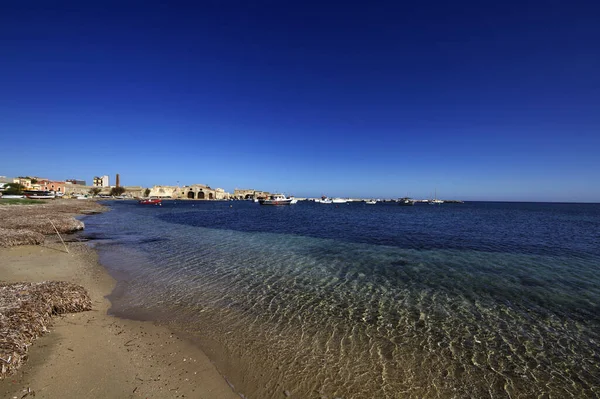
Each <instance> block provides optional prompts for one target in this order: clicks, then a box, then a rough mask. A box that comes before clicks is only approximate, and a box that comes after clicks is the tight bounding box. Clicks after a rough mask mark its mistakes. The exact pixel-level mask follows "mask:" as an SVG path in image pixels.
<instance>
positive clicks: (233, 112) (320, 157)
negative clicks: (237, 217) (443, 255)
mask: <svg viewBox="0 0 600 399" xmlns="http://www.w3.org/2000/svg"><path fill="white" fill-rule="evenodd" d="M87 3H90V4H87ZM56 4H58V3H56ZM56 4H55V2H49V1H43V2H35V1H26V2H18V1H13V2H2V4H1V5H0V148H2V155H1V157H0V175H7V176H15V175H38V176H45V177H49V178H53V179H57V180H58V179H68V178H78V179H85V180H87V181H88V182H91V180H92V177H93V176H94V175H103V174H109V175H111V178H112V181H113V182H114V174H115V173H120V174H121V180H122V182H123V183H124V184H125V185H143V186H151V185H154V184H177V183H178V182H179V184H192V183H204V184H209V185H210V186H212V187H222V188H224V189H226V190H227V191H231V192H232V191H233V189H234V188H236V187H239V188H256V189H263V190H270V191H283V192H286V193H290V194H295V195H297V196H320V195H322V194H326V195H329V196H362V197H399V196H404V195H406V194H407V193H409V194H410V195H411V196H413V197H417V198H424V197H431V196H432V195H433V192H434V190H435V189H437V193H438V197H441V198H461V199H474V200H477V199H479V200H542V201H593V202H598V201H600V185H599V184H598V181H599V179H598V175H599V172H600V22H599V21H600V5H599V3H598V2H597V1H589V2H575V1H562V2H554V1H543V2H536V3H534V2H527V1H518V2H510V1H508V2H504V1H503V2H498V1H495V2H491V1H473V2H460V1H458V2H449V1H440V2H435V1H430V2H400V1H390V2H367V1H363V2H344V1H335V2H327V1H315V2H312V1H281V0H277V1H257V2H250V1H226V0H223V1H197V2H189V3H186V2H167V1H164V2H149V1H139V2H126V1H123V2H114V3H111V2H105V1H99V2H85V1H78V2H73V3H70V4H69V3H62V4H61V5H56Z"/></svg>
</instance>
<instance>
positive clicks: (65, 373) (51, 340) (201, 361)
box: [0, 236, 240, 398]
mask: <svg viewBox="0 0 600 399" xmlns="http://www.w3.org/2000/svg"><path fill="white" fill-rule="evenodd" d="M67 245H68V249H69V253H67V252H66V251H65V248H64V247H63V244H62V243H61V242H60V241H59V240H58V239H57V238H53V237H50V236H47V237H46V240H45V243H44V244H42V245H37V246H34V245H25V246H15V247H12V248H0V281H3V282H9V283H10V282H41V281H47V280H60V281H68V282H72V283H75V284H79V285H81V286H83V287H84V288H85V289H86V290H87V291H88V293H89V296H90V298H91V300H92V310H91V311H86V312H81V313H72V314H65V315H62V316H56V317H54V318H53V325H52V326H51V327H50V333H48V334H44V335H43V336H41V337H40V338H38V339H37V340H35V341H34V342H33V345H32V346H31V347H30V348H29V352H28V360H27V362H26V363H25V364H24V366H23V367H21V368H20V369H19V370H18V372H17V373H16V374H14V375H10V376H8V377H6V378H5V379H4V380H1V381H0V397H3V398H23V397H30V396H33V395H34V393H35V397H36V398H62V397H74V398H177V397H179V398H183V397H189V398H239V397H240V396H239V395H237V394H236V393H234V391H233V389H232V387H231V386H230V385H229V384H228V382H227V381H226V380H225V379H224V378H223V376H221V375H220V374H219V372H218V371H217V370H216V368H215V367H214V365H213V364H212V363H211V362H210V361H209V359H208V358H207V357H206V355H205V354H204V353H203V352H202V351H201V350H200V349H199V348H197V347H195V346H193V345H191V344H190V343H188V342H186V341H185V340H183V339H181V338H179V337H178V336H176V335H174V334H173V333H172V332H171V331H169V329H168V328H166V327H163V326H157V325H154V324H153V323H151V322H145V321H134V320H124V319H119V318H116V317H113V316H110V315H109V314H108V313H107V312H108V309H109V308H110V302H109V301H108V300H107V299H106V296H107V295H108V294H110V293H111V291H112V290H113V288H114V286H115V280H114V279H113V278H112V277H111V276H110V275H109V274H108V273H107V272H106V270H105V269H104V268H103V267H102V266H101V265H100V264H99V263H98V260H97V255H96V253H95V251H94V250H93V249H92V248H90V247H89V246H88V245H86V244H84V243H76V242H71V243H67Z"/></svg>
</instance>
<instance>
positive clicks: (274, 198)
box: [258, 194, 298, 205]
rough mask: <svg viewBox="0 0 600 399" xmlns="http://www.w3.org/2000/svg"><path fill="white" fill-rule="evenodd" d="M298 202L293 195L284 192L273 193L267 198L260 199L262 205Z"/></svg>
mask: <svg viewBox="0 0 600 399" xmlns="http://www.w3.org/2000/svg"><path fill="white" fill-rule="evenodd" d="M296 202H298V201H297V200H296V199H295V198H293V197H286V196H285V195H283V194H273V195H271V196H270V197H269V198H267V199H261V200H259V201H258V203H259V204H261V205H291V204H295V203H296Z"/></svg>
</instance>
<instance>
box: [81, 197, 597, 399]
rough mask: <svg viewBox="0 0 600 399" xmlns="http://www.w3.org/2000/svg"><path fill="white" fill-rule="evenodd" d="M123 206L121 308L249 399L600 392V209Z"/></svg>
mask: <svg viewBox="0 0 600 399" xmlns="http://www.w3.org/2000/svg"><path fill="white" fill-rule="evenodd" d="M109 205H110V206H111V207H112V211H110V212H107V213H104V214H101V215H95V216H90V217H87V218H86V220H85V222H86V231H85V232H84V233H83V234H84V235H86V236H87V237H89V238H90V239H94V240H93V242H94V243H95V244H94V245H95V246H96V247H97V248H98V250H99V252H100V256H101V261H102V263H103V264H104V265H105V266H106V267H107V268H109V270H111V271H112V272H114V273H115V275H116V276H118V278H119V283H118V289H117V290H116V291H115V294H113V295H112V297H111V301H112V303H113V309H112V311H113V312H114V313H115V314H117V315H121V316H126V317H142V318H150V319H154V320H156V321H158V322H161V323H166V324H168V325H170V326H171V327H172V328H174V329H176V330H178V331H180V332H182V333H185V334H186V335H188V336H189V337H191V338H192V339H194V340H196V342H198V344H199V345H201V346H202V347H203V349H205V351H206V352H207V353H208V354H209V356H211V357H212V358H213V361H214V362H215V363H216V365H217V367H218V368H219V369H220V371H221V372H222V373H223V374H224V375H225V376H227V378H228V379H229V380H230V381H231V382H232V384H233V385H234V386H235V389H236V390H237V391H238V392H240V393H242V394H243V395H244V396H245V397H247V398H281V397H282V395H283V392H284V390H287V391H289V392H290V393H291V394H292V395H293V396H292V397H298V398H320V397H326V398H335V397H338V398H434V397H441V398H453V397H456V398H465V397H473V398H483V397H491V398H509V397H510V398H518V397H523V398H524V397H527V398H530V397H542V398H564V397H575V398H586V397H590V398H593V397H599V396H600V277H599V275H600V273H599V271H600V270H599V269H600V205H595V204H525V203H466V204H444V205H440V206H431V205H416V206H414V207H402V206H398V205H393V204H377V205H365V204H362V203H360V204H359V203H356V204H349V205H339V206H337V207H336V206H335V205H329V204H328V205H325V204H314V203H307V202H305V203H302V202H301V203H299V204H297V205H294V206H288V207H264V206H260V205H258V204H255V203H252V202H183V201H168V202H165V203H164V205H163V206H162V207H155V206H142V205H138V204H137V203H133V202H126V201H125V202H123V201H121V202H111V203H109Z"/></svg>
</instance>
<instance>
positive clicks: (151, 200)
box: [140, 198, 162, 205]
mask: <svg viewBox="0 0 600 399" xmlns="http://www.w3.org/2000/svg"><path fill="white" fill-rule="evenodd" d="M140 204H142V205H162V200H161V199H160V198H148V199H143V200H140Z"/></svg>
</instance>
